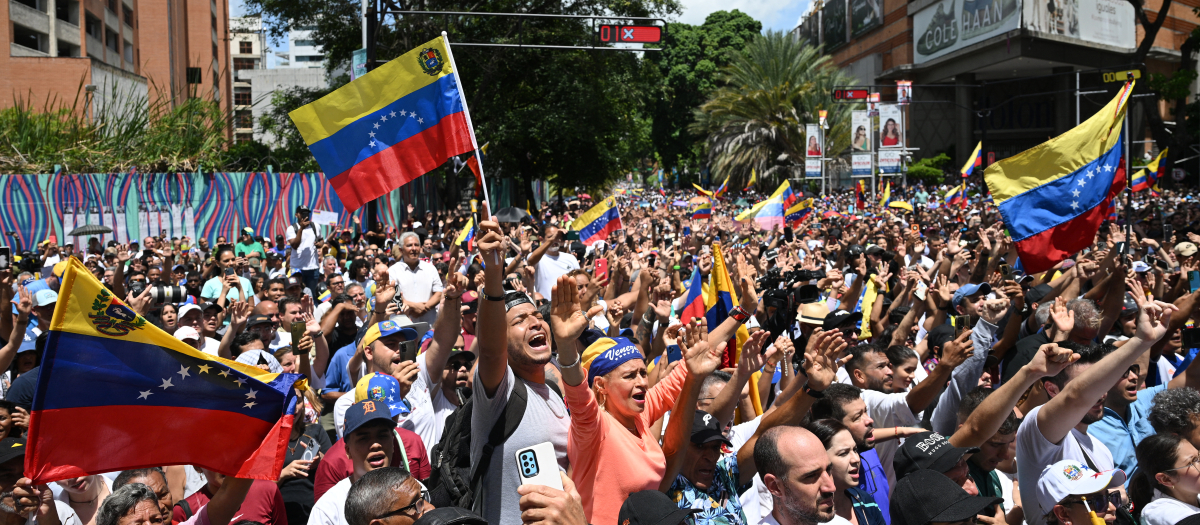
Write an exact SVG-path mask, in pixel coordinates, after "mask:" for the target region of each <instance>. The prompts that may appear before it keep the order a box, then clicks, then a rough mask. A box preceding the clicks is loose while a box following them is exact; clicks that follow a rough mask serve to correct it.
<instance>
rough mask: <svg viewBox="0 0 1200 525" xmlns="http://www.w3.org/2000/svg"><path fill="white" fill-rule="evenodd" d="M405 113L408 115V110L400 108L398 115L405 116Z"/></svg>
mask: <svg viewBox="0 0 1200 525" xmlns="http://www.w3.org/2000/svg"><path fill="white" fill-rule="evenodd" d="M405 115H408V112H407V111H404V110H403V109H402V110H400V116H401V117H403V116H405Z"/></svg>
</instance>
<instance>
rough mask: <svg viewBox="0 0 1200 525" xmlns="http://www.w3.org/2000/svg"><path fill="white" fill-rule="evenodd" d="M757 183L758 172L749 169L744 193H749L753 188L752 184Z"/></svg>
mask: <svg viewBox="0 0 1200 525" xmlns="http://www.w3.org/2000/svg"><path fill="white" fill-rule="evenodd" d="M757 181H758V172H756V171H754V168H750V182H747V183H746V191H750V189H751V188H753V187H754V183H755V182H757Z"/></svg>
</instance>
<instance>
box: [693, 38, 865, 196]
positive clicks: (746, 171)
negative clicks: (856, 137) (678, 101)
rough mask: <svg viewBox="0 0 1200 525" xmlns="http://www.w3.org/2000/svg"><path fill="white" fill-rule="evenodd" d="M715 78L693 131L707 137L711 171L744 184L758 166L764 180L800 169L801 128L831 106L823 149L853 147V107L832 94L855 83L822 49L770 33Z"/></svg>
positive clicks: (802, 150) (833, 151)
mask: <svg viewBox="0 0 1200 525" xmlns="http://www.w3.org/2000/svg"><path fill="white" fill-rule="evenodd" d="M719 80H720V81H721V82H723V83H724V85H723V86H722V87H720V88H718V89H717V90H716V91H715V92H713V94H712V95H711V96H710V97H709V100H708V101H707V102H705V103H704V104H703V105H702V106H700V109H698V110H697V111H696V121H695V123H694V124H693V125H692V128H691V130H692V131H693V132H695V133H698V134H703V135H707V136H708V140H707V146H708V158H709V162H710V166H711V170H712V172H713V173H715V174H716V173H720V174H726V173H728V174H733V179H734V180H740V181H746V180H749V177H750V170H751V169H755V170H757V171H758V175H759V180H760V181H763V180H771V179H778V178H780V176H783V177H784V178H786V177H787V176H788V175H789V174H791V173H795V172H796V170H803V167H804V154H805V148H804V146H805V136H804V125H805V124H806V123H808V124H815V123H817V120H818V117H817V111H818V110H821V109H825V110H828V111H829V116H828V119H829V125H830V129H829V131H828V132H826V136H825V150H826V151H827V152H829V153H830V154H833V155H837V154H840V153H842V152H844V151H846V150H847V149H848V148H849V147H850V111H851V110H852V109H856V105H853V104H843V103H835V102H834V101H833V94H832V91H833V90H834V89H835V88H838V87H841V86H847V85H851V84H853V83H854V80H853V79H852V78H851V77H850V76H849V75H847V74H845V73H843V72H842V71H841V70H839V69H838V68H836V67H834V66H833V64H832V63H831V61H830V59H829V56H827V55H822V54H821V51H820V48H817V47H812V46H809V45H808V44H807V43H802V42H800V41H799V40H798V39H796V38H795V37H793V36H792V35H790V34H787V33H783V32H779V31H768V32H767V33H766V34H765V35H763V36H761V37H759V38H757V39H755V40H754V41H752V42H751V43H750V44H748V45H747V46H746V48H745V49H744V50H742V52H741V53H737V54H735V55H734V56H733V57H732V59H731V61H730V64H729V65H728V66H726V67H725V68H724V69H723V70H722V72H721V76H720V77H719ZM714 178H719V177H716V176H714Z"/></svg>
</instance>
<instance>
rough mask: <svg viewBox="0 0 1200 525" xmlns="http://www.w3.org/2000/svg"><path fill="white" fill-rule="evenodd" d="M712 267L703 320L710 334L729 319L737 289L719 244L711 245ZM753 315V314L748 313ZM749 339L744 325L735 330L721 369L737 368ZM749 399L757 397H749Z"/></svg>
mask: <svg viewBox="0 0 1200 525" xmlns="http://www.w3.org/2000/svg"><path fill="white" fill-rule="evenodd" d="M712 251H713V266H712V272H711V273H710V274H709V278H710V280H711V283H710V285H709V289H708V290H706V293H705V294H704V308H705V314H704V316H705V318H707V319H708V330H709V331H710V332H711V331H713V330H715V329H716V328H717V326H719V325H720V324H721V323H722V322H724V321H725V319H727V318H729V312H732V311H733V307H734V306H737V305H738V297H737V287H736V286H735V284H734V282H733V279H732V278H730V277H729V268H728V266H726V265H725V256H724V255H723V254H722V253H721V244H720V243H714V244H713V250H712ZM750 314H751V315H754V312H750ZM749 338H750V332H749V331H748V330H747V329H746V325H744V324H743V325H741V326H739V327H738V329H737V334H736V335H735V336H734V339H733V340H732V341H729V346H728V347H726V350H725V356H724V357H723V358H722V362H721V368H732V367H735V366H737V363H738V359H740V358H741V355H742V345H743V344H745V342H746V340H747V339H749ZM750 397H751V398H754V397H757V396H750ZM755 410H756V411H757V412H758V413H759V414H761V413H762V409H761V408H760V407H759V406H758V404H757V403H756V404H755Z"/></svg>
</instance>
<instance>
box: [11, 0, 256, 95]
mask: <svg viewBox="0 0 1200 525" xmlns="http://www.w3.org/2000/svg"><path fill="white" fill-rule="evenodd" d="M228 20H229V3H228V0H208V1H195V0H193V1H191V2H188V1H186V0H81V1H75V0H7V1H5V5H4V6H2V7H0V32H3V33H4V34H5V36H6V37H7V38H6V39H7V40H8V42H9V46H8V50H7V51H8V52H0V107H9V106H12V105H14V104H15V103H17V101H18V100H28V101H31V103H32V104H33V105H34V106H35V107H38V108H40V107H41V106H43V105H45V104H58V105H60V106H62V105H65V106H67V107H71V105H72V104H74V107H76V108H77V110H79V111H80V112H84V111H87V112H90V113H91V115H92V116H95V115H96V113H97V112H98V111H104V110H108V109H112V108H116V107H118V106H119V105H121V104H131V103H138V104H145V103H147V101H148V99H149V97H166V98H167V99H168V101H169V103H170V105H172V106H174V105H177V104H179V103H182V102H183V101H184V100H186V99H187V98H188V97H206V98H209V99H211V100H215V101H217V102H218V103H219V104H220V106H221V109H222V111H224V112H226V113H228V112H229V110H230V107H231V99H232V82H231V75H230V71H229V64H230V57H229V46H228V45H226V44H225V42H226V41H227V40H228V39H229V28H228Z"/></svg>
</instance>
